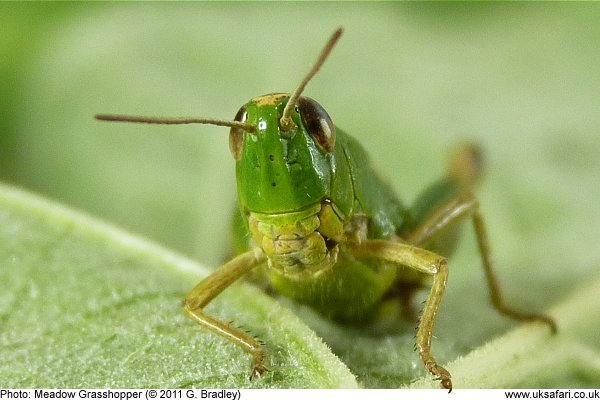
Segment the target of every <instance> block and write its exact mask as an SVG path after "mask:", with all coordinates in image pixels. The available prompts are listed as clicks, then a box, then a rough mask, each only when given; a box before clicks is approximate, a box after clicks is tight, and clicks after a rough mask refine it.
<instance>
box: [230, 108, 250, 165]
mask: <svg viewBox="0 0 600 400" xmlns="http://www.w3.org/2000/svg"><path fill="white" fill-rule="evenodd" d="M247 117H248V112H247V111H246V106H242V108H240V110H239V111H238V112H237V114H235V118H234V120H235V121H238V122H246V118H247ZM243 147H244V130H243V129H242V128H236V127H233V128H231V129H230V130H229V150H231V155H233V158H234V159H235V160H236V161H238V160H239V159H240V158H242V148H243Z"/></svg>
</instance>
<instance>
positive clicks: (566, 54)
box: [0, 3, 600, 348]
mask: <svg viewBox="0 0 600 400" xmlns="http://www.w3.org/2000/svg"><path fill="white" fill-rule="evenodd" d="M599 21H600V6H599V5H598V4H581V3H578V4H564V3H559V4H555V3H544V4H538V3H526V4H515V3H510V4H506V3H493V4H488V3H486V4H481V3H476V4H471V3H469V4H454V3H450V4H445V3H444V4H438V3H432V4H430V3H423V4H422V3H408V4H396V3H343V4H341V3H57V4H56V3H32V4H29V3H23V4H22V3H1V4H0V26H2V32H1V33H0V59H1V60H2V61H1V62H0V115H1V118H0V180H2V181H3V182H6V183H11V184H14V185H17V186H20V187H24V188H27V189H29V190H31V191H33V192H36V193H41V194H43V195H45V196H47V197H50V198H53V199H56V200H58V201H60V202H62V203H65V204H67V205H69V206H72V207H74V208H77V209H82V210H85V211H86V212H88V213H89V214H92V215H95V216H97V217H100V218H102V219H105V220H108V221H112V222H114V223H115V224H117V225H119V226H122V227H124V228H125V229H127V230H129V231H132V232H135V233H138V234H141V235H144V236H147V237H149V238H151V239H152V240H154V241H156V242H159V243H162V244H164V245H165V246H167V247H170V248H173V249H175V250H177V251H179V252H181V253H183V254H186V255H188V256H190V257H192V258H194V259H196V260H198V261H200V262H201V263H203V264H206V265H209V266H216V265H218V264H219V263H220V262H221V261H222V259H223V258H224V257H225V256H226V255H227V253H228V246H227V243H228V241H229V237H228V236H229V235H228V225H229V217H230V216H231V213H232V210H233V206H234V204H235V182H234V167H233V159H232V157H231V156H230V154H229V150H228V138H227V135H228V130H227V129H226V128H219V127H211V126H182V127H155V126H144V125H135V124H131V125H126V124H109V123H100V122H97V121H95V120H94V119H93V115H94V114H95V113H98V112H106V113H128V114H143V115H155V116H163V115H164V116H178V115H182V116H185V115H202V116H213V117H219V118H231V117H233V115H234V114H235V113H236V111H237V110H238V108H239V107H240V105H242V104H243V103H244V102H246V101H247V100H248V99H250V98H252V97H254V96H256V95H260V94H265V93H269V92H273V91H291V90H293V88H294V87H295V86H296V85H297V83H298V82H299V80H300V79H301V77H302V75H303V74H304V73H305V72H306V71H307V69H308V66H309V65H310V64H311V63H312V62H313V61H314V59H315V57H316V56H317V54H318V52H319V50H320V49H321V47H322V45H323V44H324V42H325V40H326V39H327V37H328V36H329V35H330V34H331V32H332V31H333V30H334V29H335V28H336V27H337V26H340V25H341V26H344V28H345V33H344V36H343V37H342V40H341V41H340V43H339V45H338V46H337V47H336V49H335V50H334V52H333V54H332V56H331V57H330V59H329V60H328V62H327V64H326V65H325V66H324V68H323V69H322V71H321V72H320V73H319V74H318V75H317V77H316V78H315V79H314V80H313V81H312V82H311V83H310V84H309V86H308V88H307V90H306V92H305V93H306V95H308V96H310V97H313V98H315V99H317V100H318V101H319V102H320V103H321V104H322V105H323V106H324V107H325V108H326V109H327V110H328V112H329V114H330V115H331V116H332V118H333V119H334V122H336V124H337V125H338V126H340V127H341V128H343V129H344V130H345V131H346V132H348V133H350V134H352V135H353V136H355V137H356V138H358V139H359V141H360V142H361V143H362V144H363V145H364V147H365V148H366V149H367V150H368V151H369V153H370V154H371V156H372V161H373V163H374V164H375V165H376V167H377V169H378V170H379V171H380V172H381V174H382V175H383V176H386V177H387V178H388V179H389V181H390V182H391V183H392V185H393V186H394V187H396V188H397V190H398V193H399V195H400V196H401V197H402V198H403V199H404V201H405V202H407V203H410V201H411V200H412V199H414V198H415V197H416V196H417V195H418V193H419V192H420V191H421V190H422V189H423V188H424V187H425V186H426V185H427V184H428V183H429V182H432V181H433V180H434V179H435V178H436V177H438V176H440V175H441V174H442V173H443V171H444V167H445V162H446V155H447V154H448V152H449V149H450V148H451V147H452V146H453V144H455V143H457V142H459V141H460V140H464V139H472V140H474V141H476V142H478V143H480V144H481V145H482V146H483V148H484V150H485V155H486V176H485V181H484V182H483V184H482V186H481V190H480V200H481V203H482V207H483V211H484V214H485V216H486V218H487V222H488V225H489V230H490V235H491V242H492V247H493V249H492V250H493V252H494V256H495V260H496V262H497V263H498V267H499V268H498V274H499V276H500V278H501V281H502V283H503V286H504V287H505V289H506V290H505V291H506V294H507V297H508V298H510V299H511V303H512V304H517V305H522V306H525V305H527V307H530V308H533V307H537V308H541V309H544V308H549V307H550V306H551V305H552V304H554V303H556V302H558V301H559V300H560V299H561V298H562V297H563V296H566V295H567V294H569V293H570V292H572V291H574V290H576V288H577V285H578V284H579V283H581V282H585V281H586V280H589V279H592V278H594V277H598V269H599V268H598V266H599V265H600V249H599V248H598V245H597V242H598V238H599V237H600V207H599V205H598V199H600V185H598V184H597V178H598V175H599V172H600V140H598V138H597V136H598V132H599V131H600V47H599V46H598V43H600V24H599V23H598V22H599ZM466 236H467V238H466V240H465V243H464V246H462V247H461V249H460V250H459V252H458V254H457V255H456V257H455V258H454V259H452V260H451V262H452V264H451V265H452V267H451V268H452V269H451V274H450V282H449V285H448V293H447V297H446V299H445V300H444V303H443V308H442V310H443V313H442V312H440V320H439V324H438V327H439V328H438V329H439V330H438V331H437V332H438V335H440V334H441V333H440V332H442V331H443V327H444V325H445V324H449V321H451V320H452V319H453V318H461V319H464V321H465V324H466V325H465V326H470V325H468V324H469V317H468V316H469V315H471V313H473V312H475V311H474V310H477V309H480V308H481V307H488V306H487V298H486V296H487V294H486V289H485V285H484V280H483V275H482V272H481V270H480V267H479V259H478V256H477V253H476V251H475V247H474V244H473V237H472V236H473V235H472V234H471V233H470V232H469V233H468V234H467V235H466ZM487 311H489V313H490V314H492V311H491V308H489V310H487ZM490 318H492V322H491V323H490V325H489V327H488V325H485V326H478V329H479V330H484V331H485V330H489V332H490V333H493V332H497V331H499V330H500V329H501V327H506V326H509V323H508V322H506V321H504V320H502V319H501V318H500V317H495V316H492V317H490ZM473 323H474V324H478V322H477V321H475V322H473ZM473 336H476V337H478V338H479V337H485V335H479V334H473ZM470 338H471V336H470V332H469V328H467V331H466V332H464V336H462V337H460V338H457V341H458V342H459V344H457V345H456V346H457V347H458V348H462V347H471V346H475V345H477V344H478V343H472V342H469V340H470ZM466 343H468V345H467V344H466Z"/></svg>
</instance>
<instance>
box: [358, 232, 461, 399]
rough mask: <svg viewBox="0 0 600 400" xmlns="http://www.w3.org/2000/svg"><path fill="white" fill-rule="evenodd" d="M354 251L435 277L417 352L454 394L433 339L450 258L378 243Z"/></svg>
mask: <svg viewBox="0 0 600 400" xmlns="http://www.w3.org/2000/svg"><path fill="white" fill-rule="evenodd" d="M350 251H351V252H352V253H353V254H354V255H355V256H357V257H374V258H378V259H380V260H385V261H390V262H393V263H395V264H398V265H399V266H406V267H410V268H413V269H415V270H417V271H419V272H422V273H425V274H428V275H433V283H432V285H431V290H430V292H429V296H428V297H427V301H426V302H425V306H424V308H423V312H422V314H421V319H420V321H419V327H418V329H417V337H416V343H417V350H418V351H419V356H420V357H421V360H422V361H423V364H425V368H426V369H427V371H429V372H430V373H431V374H432V375H433V376H435V377H436V379H438V380H439V381H440V384H441V385H442V387H444V388H446V389H448V391H449V392H450V391H452V378H451V375H450V373H449V372H448V371H447V370H446V369H445V368H443V367H442V366H441V365H439V364H438V363H437V362H436V361H435V358H434V357H433V355H432V354H431V338H432V336H433V327H434V325H435V316H436V314H437V311H438V309H439V306H440V302H441V301H442V296H443V295H444V290H445V288H446V281H447V279H448V261H447V260H446V258H444V257H442V256H439V255H437V254H435V253H432V252H430V251H427V250H424V249H421V248H419V247H415V246H412V245H409V244H405V243H397V242H391V241H388V240H377V239H373V240H364V241H362V242H361V243H359V244H354V245H352V244H351V245H350Z"/></svg>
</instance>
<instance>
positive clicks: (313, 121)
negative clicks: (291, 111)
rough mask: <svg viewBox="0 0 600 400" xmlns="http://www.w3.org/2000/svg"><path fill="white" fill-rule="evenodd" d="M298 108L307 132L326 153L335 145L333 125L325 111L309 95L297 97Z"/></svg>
mask: <svg viewBox="0 0 600 400" xmlns="http://www.w3.org/2000/svg"><path fill="white" fill-rule="evenodd" d="M298 108H299V109H300V117H301V118H302V123H303V124H304V127H305V128H306V130H307V131H308V133H309V134H310V135H311V136H312V137H313V138H314V139H315V141H316V142H317V143H318V144H319V146H321V147H322V148H323V150H325V151H326V152H327V153H331V152H332V151H333V147H334V146H335V125H334V124H333V121H332V120H331V117H329V114H327V111H325V109H324V108H323V107H321V105H320V104H319V103H317V102H316V101H314V100H313V99H311V98H309V97H300V98H299V99H298Z"/></svg>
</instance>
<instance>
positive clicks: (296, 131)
mask: <svg viewBox="0 0 600 400" xmlns="http://www.w3.org/2000/svg"><path fill="white" fill-rule="evenodd" d="M289 98H290V95H289V94H285V93H272V94H267V95H264V96H259V97H256V98H254V99H252V100H250V101H249V102H248V103H247V104H245V105H244V106H242V107H241V108H240V110H239V111H238V113H237V115H236V117H235V120H236V121H239V122H242V123H245V124H249V125H252V126H254V127H255V130H254V131H253V132H248V131H246V130H244V129H242V128H236V127H233V128H231V130H230V135H229V145H230V149H231V153H232V155H233V157H234V158H235V160H236V164H237V165H236V173H237V186H238V197H239V201H240V205H241V206H242V209H244V210H247V211H252V212H260V213H282V212H289V211H296V210H299V209H302V208H305V207H307V206H310V205H312V204H315V203H318V202H320V201H321V199H323V198H324V197H325V196H326V195H327V194H329V188H330V183H331V182H330V180H331V168H332V156H331V153H332V152H333V149H334V146H335V126H334V124H333V122H332V121H331V118H330V117H329V115H328V114H327V112H326V111H325V110H324V109H323V107H321V106H320V105H319V104H318V103H317V102H316V101H314V100H312V99H310V98H308V97H300V98H299V99H298V101H297V105H296V106H295V107H294V109H293V110H292V112H291V114H290V118H291V121H292V123H291V127H289V128H288V129H284V127H282V126H281V125H282V123H281V120H282V115H283V113H284V109H285V106H286V105H287V103H288V100H289Z"/></svg>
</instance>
